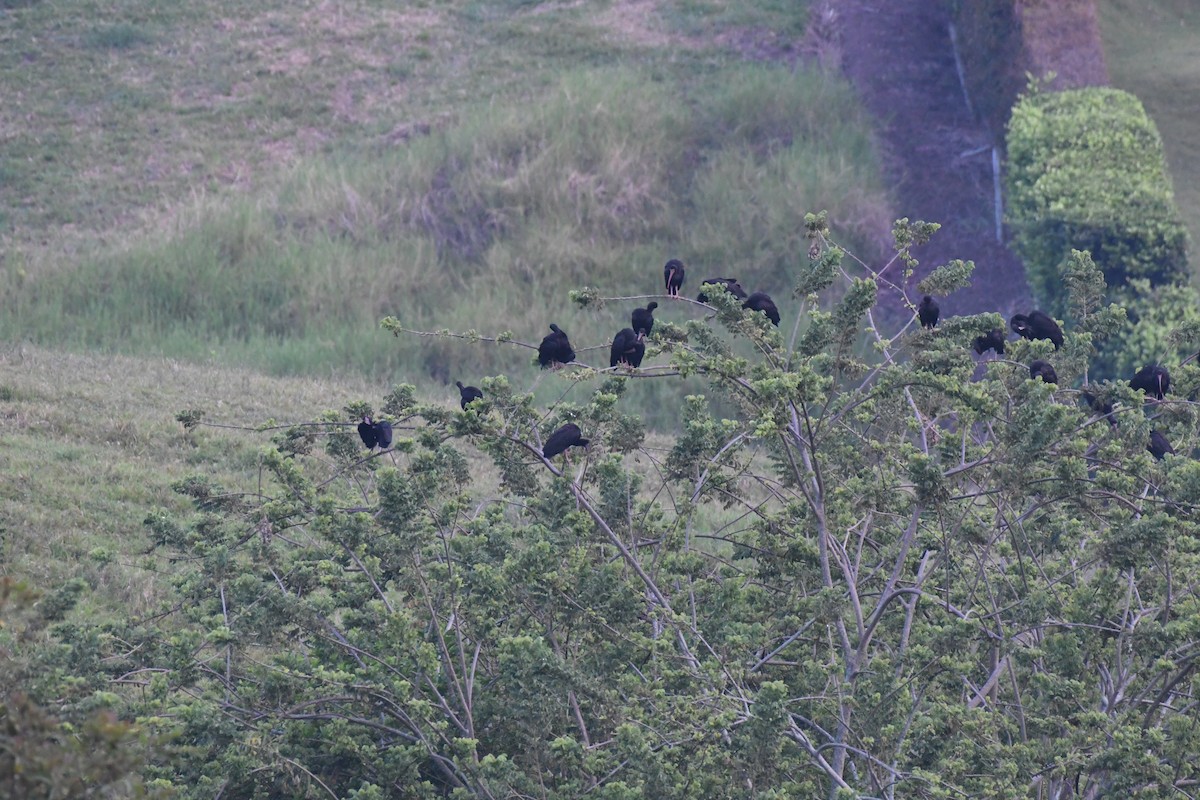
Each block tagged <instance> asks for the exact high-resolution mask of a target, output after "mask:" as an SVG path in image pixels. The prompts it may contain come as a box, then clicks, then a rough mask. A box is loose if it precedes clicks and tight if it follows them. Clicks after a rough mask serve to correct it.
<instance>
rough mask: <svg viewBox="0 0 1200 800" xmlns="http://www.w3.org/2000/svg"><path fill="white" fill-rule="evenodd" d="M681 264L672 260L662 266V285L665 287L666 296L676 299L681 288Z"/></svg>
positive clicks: (675, 259)
mask: <svg viewBox="0 0 1200 800" xmlns="http://www.w3.org/2000/svg"><path fill="white" fill-rule="evenodd" d="M683 274H684V273H683V262H682V261H680V260H679V259H678V258H672V259H671V260H670V261H668V262H667V263H666V264H665V265H664V266H663V283H665V284H666V285H667V294H669V295H671V297H678V296H679V290H680V289H682V288H683Z"/></svg>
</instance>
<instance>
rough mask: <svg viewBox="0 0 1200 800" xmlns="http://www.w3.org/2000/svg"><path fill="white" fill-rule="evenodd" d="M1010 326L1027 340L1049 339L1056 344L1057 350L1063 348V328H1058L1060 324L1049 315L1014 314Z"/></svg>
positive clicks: (1036, 313)
mask: <svg viewBox="0 0 1200 800" xmlns="http://www.w3.org/2000/svg"><path fill="white" fill-rule="evenodd" d="M1008 325H1009V327H1010V328H1012V329H1013V333H1016V334H1019V335H1020V336H1023V337H1025V338H1026V339H1029V340H1033V339H1049V340H1050V341H1052V342H1054V349H1055V350H1057V349H1058V348H1060V347H1062V343H1063V333H1062V328H1060V327H1058V323H1057V322H1055V321H1054V320H1053V319H1052V318H1051V317H1050V315H1049V314H1045V313H1043V312H1041V311H1030V312H1029V316H1026V315H1024V314H1014V315H1013V318H1012V319H1010V320H1009V321H1008Z"/></svg>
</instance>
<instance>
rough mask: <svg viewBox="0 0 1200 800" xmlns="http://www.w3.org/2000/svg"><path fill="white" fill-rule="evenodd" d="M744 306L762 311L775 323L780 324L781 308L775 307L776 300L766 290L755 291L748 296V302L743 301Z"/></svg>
mask: <svg viewBox="0 0 1200 800" xmlns="http://www.w3.org/2000/svg"><path fill="white" fill-rule="evenodd" d="M742 308H748V309H750V310H751V311H761V312H763V313H764V314H766V315H767V319H769V320H771V322H772V323H774V324H775V325H778V324H779V309H778V308H776V307H775V301H774V300H772V299H771V296H770V295H769V294H767V293H766V292H755V293H754V294H752V295H750V296H749V297H748V298H746V302H744V303H742Z"/></svg>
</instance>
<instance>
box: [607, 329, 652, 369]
mask: <svg viewBox="0 0 1200 800" xmlns="http://www.w3.org/2000/svg"><path fill="white" fill-rule="evenodd" d="M644 337H645V334H644V333H642V332H641V331H638V332H637V333H634V332H633V328H622V329H621V330H619V331H617V335H616V336H614V337H613V343H612V350H611V351H610V352H609V357H608V365H609V366H610V367H615V366H616V365H617V364H628V365H629V366H631V367H640V366H641V365H642V357H643V356H645V355H646V344H645V342H643V341H642V339H643V338H644Z"/></svg>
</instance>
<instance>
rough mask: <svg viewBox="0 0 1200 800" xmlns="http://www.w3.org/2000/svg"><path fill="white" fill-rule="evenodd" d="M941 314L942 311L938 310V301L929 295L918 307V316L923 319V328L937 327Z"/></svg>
mask: <svg viewBox="0 0 1200 800" xmlns="http://www.w3.org/2000/svg"><path fill="white" fill-rule="evenodd" d="M941 313H942V310H941V309H940V308H938V304H937V301H936V300H934V299H933V298H932V297H930V296H929V295H925V296H924V297H922V298H921V302H920V304H918V305H917V316H918V317H919V318H920V319H921V327H922V328H932V327H933V326H934V325H937V321H938V317H939V316H940V315H941Z"/></svg>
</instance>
